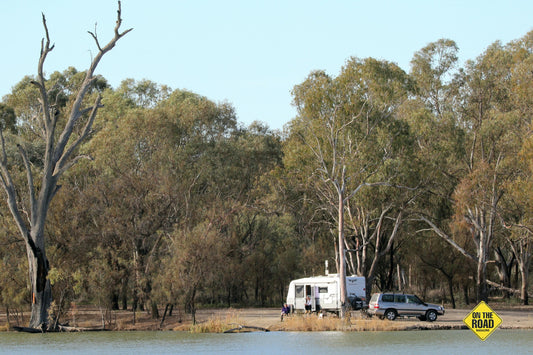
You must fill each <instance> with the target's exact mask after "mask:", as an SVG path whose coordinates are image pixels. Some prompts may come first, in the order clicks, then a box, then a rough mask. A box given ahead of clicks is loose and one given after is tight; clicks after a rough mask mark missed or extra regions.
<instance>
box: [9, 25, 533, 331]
mask: <svg viewBox="0 0 533 355" xmlns="http://www.w3.org/2000/svg"><path fill="white" fill-rule="evenodd" d="M117 33H118V32H117ZM117 39H118V38H117ZM458 50H459V49H458V48H457V45H456V44H455V42H453V41H451V40H444V39H443V40H438V41H436V42H434V43H430V44H428V45H427V46H425V47H424V48H422V49H421V50H419V51H418V52H416V53H415V54H414V56H413V59H412V62H411V68H410V71H409V72H405V71H404V70H402V69H401V68H399V67H398V66H397V65H396V64H394V63H392V62H389V61H386V60H377V59H373V58H365V59H361V58H355V57H352V58H348V59H347V61H346V63H345V65H344V66H343V67H342V69H341V70H340V73H339V74H338V75H337V76H331V75H329V74H327V73H326V72H324V71H314V72H312V73H310V74H309V76H308V77H307V78H306V79H305V80H304V81H303V82H302V83H300V84H298V85H296V86H295V87H294V89H293V92H292V95H293V103H294V105H295V107H296V109H297V116H296V117H295V118H294V119H292V120H291V121H290V122H289V123H288V124H287V125H286V127H285V128H284V130H283V131H282V132H280V131H274V130H271V129H270V128H269V127H268V126H267V125H266V124H262V123H257V122H256V123H253V124H251V125H249V126H247V127H245V126H243V125H241V124H239V123H238V121H237V117H236V114H235V110H234V108H233V107H232V105H231V104H230V103H227V102H219V103H216V102H213V101H211V100H209V99H208V98H206V97H204V96H202V95H199V94H196V93H193V92H190V91H187V90H173V89H171V88H169V87H167V86H165V85H161V84H157V83H154V82H151V81H149V80H140V81H136V80H133V79H127V80H124V81H123V82H122V83H121V85H120V86H119V87H117V88H113V87H111V86H110V85H109V83H108V82H107V80H106V79H105V78H104V77H101V76H97V75H95V76H94V77H93V78H92V79H91V80H90V82H89V83H87V81H86V78H87V74H88V72H87V71H78V70H77V69H75V68H68V69H66V70H65V71H63V72H54V73H52V74H51V75H50V76H49V78H46V79H45V78H44V75H42V73H40V74H39V75H38V76H37V77H33V76H27V77H25V78H23V79H22V80H21V81H20V82H19V83H17V84H16V85H15V86H14V87H13V90H12V92H11V93H10V94H8V95H6V96H4V97H3V99H2V102H1V104H0V118H1V125H2V127H1V128H2V148H3V149H2V164H1V167H2V171H3V173H2V179H4V180H5V179H6V177H7V176H8V175H6V174H5V173H4V171H5V172H9V176H10V179H12V182H13V186H28V176H29V175H31V174H28V171H29V172H31V173H33V174H42V173H43V172H44V171H46V169H49V168H48V165H47V164H48V162H47V158H46V157H47V154H48V152H49V147H48V146H47V144H46V142H47V141H46V139H44V138H45V137H46V134H45V133H46V132H47V131H46V127H43V125H42V123H41V122H40V121H39V120H36V117H37V116H39V115H40V114H42V111H43V106H42V100H41V101H39V100H40V99H39V98H40V96H39V95H40V90H44V91H46V92H47V93H48V98H49V103H47V105H48V106H45V110H48V112H49V113H52V116H53V117H55V119H56V121H54V122H55V126H56V127H57V131H56V132H52V135H54V138H55V139H56V140H57V141H61V139H62V138H61V137H62V135H61V133H60V132H61V131H62V130H63V129H64V128H65V127H68V125H69V117H70V116H69V113H70V112H73V108H76V107H77V106H76V105H80V102H79V101H78V99H79V98H78V93H79V92H80V90H85V96H84V97H83V98H82V99H83V102H82V106H86V107H96V106H98V108H99V110H98V115H97V118H96V119H95V120H94V122H93V123H92V125H91V127H89V128H88V129H87V126H86V124H85V123H84V124H81V123H79V124H77V123H75V124H73V125H72V127H71V130H72V132H73V134H76V135H78V136H80V137H81V136H83V137H84V139H83V140H80V141H75V142H74V143H68V144H66V145H65V149H66V151H68V152H72V153H73V154H75V155H76V157H80V159H75V160H74V161H72V164H69V165H68V169H64V170H61V173H62V174H61V179H59V180H58V181H57V188H54V190H53V192H52V195H51V197H49V199H48V200H47V201H49V202H50V208H49V211H48V213H47V216H46V217H47V219H46V225H45V226H44V227H43V237H44V239H43V243H44V244H45V245H46V255H47V260H49V267H48V272H47V275H46V280H47V281H48V282H49V284H50V285H51V292H52V297H51V300H52V304H51V309H50V313H51V314H52V315H53V319H54V320H55V321H56V322H57V321H58V319H60V318H61V316H62V315H63V314H64V312H66V311H67V310H68V309H69V308H70V307H71V306H72V305H74V304H76V303H77V304H84V303H88V304H93V305H98V306H99V307H101V308H102V309H105V310H113V309H131V310H133V314H134V315H135V311H137V310H146V311H147V312H150V313H151V314H152V316H153V317H164V316H165V315H166V314H167V312H171V311H172V308H174V307H178V308H180V309H184V310H186V311H188V312H191V313H192V314H193V315H194V313H195V310H196V309H197V307H198V305H199V304H200V305H204V306H244V305H247V306H249V305H254V306H272V305H279V304H280V303H281V302H283V299H284V297H285V296H286V287H287V286H288V284H289V282H290V280H291V279H294V278H298V277H301V276H310V275H318V274H322V273H323V271H324V261H325V260H328V261H329V262H330V265H336V270H337V271H339V270H341V269H342V268H346V271H345V272H346V273H347V274H355V275H361V276H365V277H366V278H367V293H368V295H370V293H371V292H374V291H378V290H380V291H381V290H402V291H404V290H408V291H412V292H417V293H419V294H422V296H423V297H428V298H433V299H438V300H441V301H445V302H449V303H451V304H452V305H453V307H455V303H456V302H457V299H458V296H457V294H461V295H462V299H463V302H464V303H466V304H468V303H469V302H471V301H474V300H476V301H480V300H485V301H488V299H489V296H498V297H505V298H517V299H519V300H520V302H521V303H523V304H528V291H529V289H530V287H529V278H530V277H529V269H530V260H531V249H532V241H533V239H532V231H533V224H532V221H533V219H532V217H533V195H532V193H531V191H533V190H532V189H531V185H532V183H533V182H532V181H533V180H532V178H533V175H532V172H533V163H532V162H533V160H532V154H533V140H532V138H531V117H532V112H533V92H532V90H533V56H532V53H533V32H530V33H528V34H526V35H525V36H524V37H523V38H520V39H518V40H515V41H512V42H510V43H508V44H502V43H500V42H495V43H494V44H492V45H491V46H490V47H488V48H487V49H486V51H485V52H483V53H482V54H480V55H479V56H478V57H477V58H476V59H473V60H470V61H467V62H466V63H465V64H464V65H463V66H460V65H459V63H458V56H457V55H458ZM90 74H91V75H92V73H90ZM36 82H37V83H40V85H36V84H35V83H36ZM95 103H96V104H95ZM100 103H101V104H100ZM80 112H81V111H80ZM81 117H84V118H85V121H84V120H81V119H80V122H82V121H83V122H87V121H88V120H91V119H92V118H91V112H90V110H87V111H83V112H81ZM93 118H94V117H93ZM84 135H85V136H84ZM43 137H44V138H43ZM71 148H72V149H71ZM43 181H44V180H42V181H41V180H32V181H31V183H30V186H31V187H32V188H33V189H35V190H36V191H42V189H43ZM25 189H27V187H25V188H19V189H18V190H16V192H15V193H14V194H13V195H10V194H9V191H7V190H6V189H5V188H4V190H5V191H6V194H5V196H6V198H5V199H4V200H5V201H7V202H8V203H2V204H1V205H0V213H1V214H2V217H3V218H2V219H1V220H0V221H1V222H0V230H1V231H0V245H1V246H2V247H0V304H1V305H2V306H3V308H4V309H5V311H6V313H8V314H10V315H11V316H12V317H16V316H17V314H20V312H22V311H26V310H27V309H28V307H29V306H30V305H31V304H32V301H33V300H32V298H33V297H35V296H34V289H33V288H32V285H31V283H30V280H29V279H28V276H27V275H28V267H29V266H28V257H27V253H28V252H29V251H28V249H27V248H28V247H27V245H26V244H25V240H24V239H23V238H21V237H20V228H21V226H20V223H22V225H23V226H26V228H28V227H31V226H33V224H32V221H33V220H34V219H32V211H34V209H35V207H34V203H35V201H33V197H32V196H34V195H36V194H35V192H34V193H33V194H27V193H26V191H25ZM52 197H53V199H52ZM10 199H11V200H10ZM10 204H14V206H16V208H17V209H18V210H19V211H20V220H19V221H18V224H17V223H16V222H17V221H16V220H14V219H13V218H11V213H10V208H13V206H11V207H10ZM43 248H44V246H43ZM339 255H341V257H339ZM340 260H345V262H340ZM35 267H37V266H35ZM330 271H331V270H330ZM32 272H34V271H32ZM341 272H342V271H341ZM163 309H164V314H161V312H162V310H163Z"/></svg>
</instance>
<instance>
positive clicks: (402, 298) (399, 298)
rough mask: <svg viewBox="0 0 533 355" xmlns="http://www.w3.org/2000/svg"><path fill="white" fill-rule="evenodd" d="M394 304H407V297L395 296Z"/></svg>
mask: <svg viewBox="0 0 533 355" xmlns="http://www.w3.org/2000/svg"><path fill="white" fill-rule="evenodd" d="M394 302H396V303H405V295H394Z"/></svg>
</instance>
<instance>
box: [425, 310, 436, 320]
mask: <svg viewBox="0 0 533 355" xmlns="http://www.w3.org/2000/svg"><path fill="white" fill-rule="evenodd" d="M426 319H427V321H428V322H434V321H436V320H437V312H435V311H434V310H432V309H430V310H429V311H427V312H426Z"/></svg>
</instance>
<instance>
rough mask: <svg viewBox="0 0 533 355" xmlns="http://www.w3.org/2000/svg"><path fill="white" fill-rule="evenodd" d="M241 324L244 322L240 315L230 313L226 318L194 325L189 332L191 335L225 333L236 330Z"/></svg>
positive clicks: (211, 319)
mask: <svg viewBox="0 0 533 355" xmlns="http://www.w3.org/2000/svg"><path fill="white" fill-rule="evenodd" d="M241 324H242V321H241V320H240V318H239V316H238V314H235V313H230V314H227V315H226V317H224V318H221V317H218V316H217V317H213V318H208V319H207V320H206V321H205V322H201V323H196V324H193V325H191V326H190V328H189V331H190V332H191V333H224V332H225V331H226V330H230V329H233V328H236V327H238V326H239V325H241Z"/></svg>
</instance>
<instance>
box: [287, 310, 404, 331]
mask: <svg viewBox="0 0 533 355" xmlns="http://www.w3.org/2000/svg"><path fill="white" fill-rule="evenodd" d="M403 328H405V326H403V325H402V324H400V323H399V322H391V321H388V320H381V319H378V318H371V319H368V318H350V317H347V318H345V319H341V318H338V317H336V316H332V315H328V316H325V317H319V316H317V315H314V314H313V315H294V316H290V317H286V318H285V319H284V321H283V322H282V323H281V324H280V325H279V327H278V330H282V331H294V332H321V331H394V330H401V329H403Z"/></svg>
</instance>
